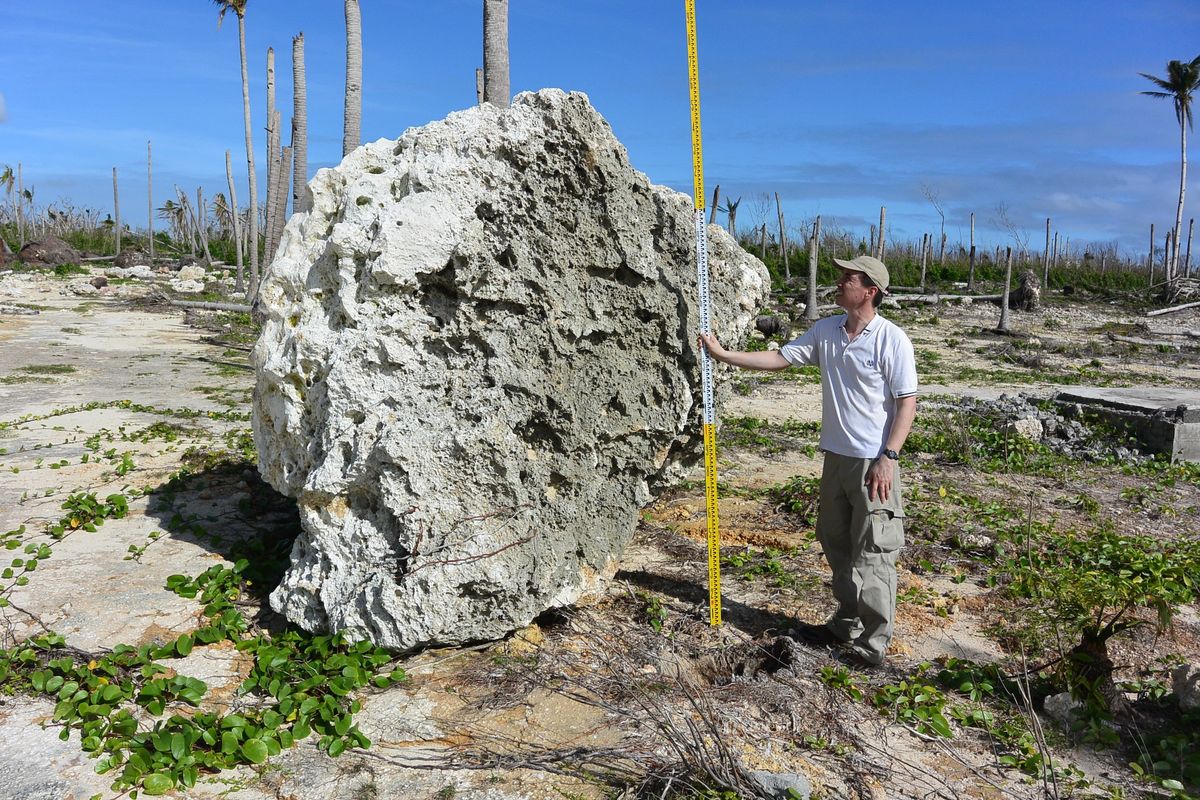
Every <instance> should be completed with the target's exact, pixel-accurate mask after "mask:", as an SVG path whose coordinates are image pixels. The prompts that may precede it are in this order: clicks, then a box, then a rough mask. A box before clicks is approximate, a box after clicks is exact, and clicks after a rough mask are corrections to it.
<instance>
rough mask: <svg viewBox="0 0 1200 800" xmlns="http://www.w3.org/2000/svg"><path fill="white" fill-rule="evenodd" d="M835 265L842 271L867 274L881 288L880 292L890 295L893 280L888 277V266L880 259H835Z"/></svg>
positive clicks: (866, 257)
mask: <svg viewBox="0 0 1200 800" xmlns="http://www.w3.org/2000/svg"><path fill="white" fill-rule="evenodd" d="M833 263H835V264H837V265H838V266H839V267H841V268H842V269H851V270H854V271H855V272H863V273H866V276H867V277H868V278H870V279H871V281H872V282H873V283H874V284H875V285H876V286H878V287H879V291H881V292H883V293H884V294H887V293H888V290H887V289H888V285H889V284H891V282H892V279H891V278H890V277H888V269H887V266H885V265H884V263H883V262H882V261H880V260H879V259H878V258H875V257H874V256H859V257H858V258H855V259H852V260H850V261H846V260H845V259H843V258H835V259H834V260H833Z"/></svg>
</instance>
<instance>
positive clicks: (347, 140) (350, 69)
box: [342, 0, 362, 157]
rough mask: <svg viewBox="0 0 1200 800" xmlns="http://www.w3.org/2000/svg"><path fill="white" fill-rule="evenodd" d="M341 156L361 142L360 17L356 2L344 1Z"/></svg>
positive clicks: (353, 0) (354, 0)
mask: <svg viewBox="0 0 1200 800" xmlns="http://www.w3.org/2000/svg"><path fill="white" fill-rule="evenodd" d="M345 123H346V127H345V134H344V135H343V136H342V156H343V157H345V156H347V155H349V154H350V151H351V150H353V149H354V148H356V147H358V144H359V142H360V141H362V16H361V15H360V14H359V10H358V0H346V112H345Z"/></svg>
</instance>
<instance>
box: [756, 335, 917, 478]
mask: <svg viewBox="0 0 1200 800" xmlns="http://www.w3.org/2000/svg"><path fill="white" fill-rule="evenodd" d="M779 353H780V355H782V356H783V357H784V358H786V359H787V360H788V361H789V362H790V363H791V364H792V365H793V366H801V365H804V364H816V365H817V366H819V367H820V368H821V449H822V450H828V451H829V452H831V453H837V454H838V455H843V456H851V457H853V458H876V457H877V456H879V455H880V454H881V453H882V452H883V451H884V448H885V447H886V446H887V437H888V433H889V432H890V431H891V429H892V419H893V418H894V417H895V413H896V398H897V397H908V396H909V395H915V394H916V393H917V365H916V359H915V358H914V356H913V346H912V342H911V341H909V339H908V335H907V334H905V332H904V331H902V330H901V329H900V328H899V326H897V325H896V324H895V323H893V322H889V321H888V320H886V319H884V318H883V317H881V316H879V315H878V314H876V315H875V318H874V319H872V320H871V321H870V323H868V324H867V327H866V328H864V329H863V331H862V333H860V334H859V335H858V336H856V337H854V341H850V339H849V337H848V336H847V335H846V316H845V315H844V314H843V315H841V316H837V317H825V318H824V319H820V320H817V322H816V323H815V324H814V325H813V326H812V327H811V328H809V329H808V330H807V331H805V332H804V334H803V335H802V336H801V337H800V338H798V339H795V340H793V341H791V342H788V343H787V344H785V345H784V346H783V347H781V348H779Z"/></svg>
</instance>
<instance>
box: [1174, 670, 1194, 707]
mask: <svg viewBox="0 0 1200 800" xmlns="http://www.w3.org/2000/svg"><path fill="white" fill-rule="evenodd" d="M1171 690H1172V691H1174V692H1175V697H1176V699H1177V700H1178V701H1179V708H1180V710H1182V711H1194V710H1196V709H1198V708H1200V666H1197V665H1195V664H1180V665H1179V666H1178V667H1176V668H1175V669H1173V670H1171Z"/></svg>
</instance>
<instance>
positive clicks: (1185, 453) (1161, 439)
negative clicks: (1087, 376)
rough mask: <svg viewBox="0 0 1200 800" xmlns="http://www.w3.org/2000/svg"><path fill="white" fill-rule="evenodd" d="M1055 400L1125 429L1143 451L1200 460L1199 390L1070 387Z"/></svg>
mask: <svg viewBox="0 0 1200 800" xmlns="http://www.w3.org/2000/svg"><path fill="white" fill-rule="evenodd" d="M1054 400H1055V402H1056V403H1058V404H1060V405H1064V406H1071V405H1078V406H1080V407H1081V408H1082V409H1083V410H1084V411H1085V412H1087V413H1091V414H1094V415H1097V416H1099V417H1100V418H1101V419H1103V420H1105V421H1107V422H1109V423H1110V424H1113V425H1115V426H1117V427H1119V428H1123V429H1125V430H1127V431H1128V432H1129V434H1130V435H1131V436H1133V437H1134V438H1136V439H1137V441H1138V442H1139V444H1140V445H1141V446H1142V448H1143V449H1145V450H1148V451H1150V452H1153V453H1163V454H1166V455H1169V456H1170V457H1171V460H1172V461H1192V462H1200V391H1197V390H1195V389H1187V388H1183V387H1178V386H1142V387H1132V388H1126V389H1116V388H1107V387H1106V388H1088V387H1072V388H1070V389H1064V390H1062V391H1060V392H1059V393H1058V394H1057V395H1056V396H1055V398H1054Z"/></svg>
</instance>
